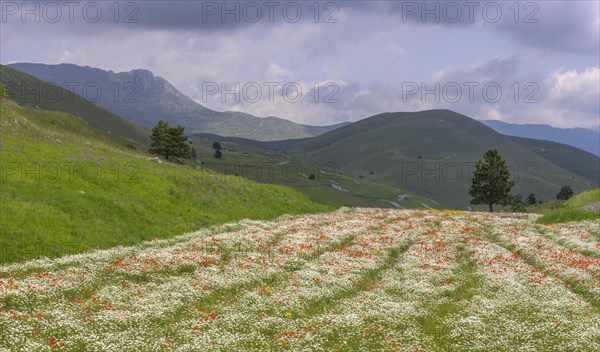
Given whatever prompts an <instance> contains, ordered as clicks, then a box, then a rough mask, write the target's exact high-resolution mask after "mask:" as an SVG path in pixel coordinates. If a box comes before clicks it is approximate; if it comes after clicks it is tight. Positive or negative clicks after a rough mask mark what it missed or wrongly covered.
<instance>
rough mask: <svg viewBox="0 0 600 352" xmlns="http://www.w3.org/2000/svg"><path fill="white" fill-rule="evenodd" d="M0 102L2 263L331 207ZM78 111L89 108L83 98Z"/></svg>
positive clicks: (55, 114)
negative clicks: (153, 156) (156, 156)
mask: <svg viewBox="0 0 600 352" xmlns="http://www.w3.org/2000/svg"><path fill="white" fill-rule="evenodd" d="M6 72H11V71H9V70H6V71H5V70H3V75H4V74H6ZM3 77H7V76H3ZM40 105H44V104H43V102H42V103H40ZM66 108H69V107H68V106H67V107H66ZM0 109H1V110H0V129H1V133H0V157H1V158H0V160H1V161H0V218H1V219H0V248H1V251H0V262H14V261H20V260H24V259H30V258H36V257H40V256H48V257H55V256H60V255H63V254H66V253H74V252H80V251H82V250H88V249H91V248H108V247H111V246H115V245H117V244H130V243H136V242H139V241H142V240H149V239H153V238H156V237H169V236H174V235H178V234H181V233H183V232H186V231H192V230H195V229H198V228H200V227H204V226H207V225H211V224H218V223H223V222H227V221H231V220H236V219H242V218H256V219H270V218H274V217H277V216H280V215H282V214H286V213H307V212H315V211H325V210H327V209H329V208H327V207H325V206H321V205H317V204H315V203H313V202H312V201H310V200H309V199H308V198H307V197H306V196H304V195H302V194H300V193H297V192H295V191H293V190H291V189H288V188H284V187H281V186H274V185H261V184H257V183H253V182H250V181H248V180H246V179H243V178H230V179H222V178H220V177H219V175H215V174H212V173H207V172H203V171H200V170H196V169H195V167H192V166H189V165H179V164H174V163H171V162H168V163H165V162H163V163H157V162H154V161H150V160H148V159H149V157H150V155H149V154H146V153H145V152H143V151H140V149H132V148H130V147H129V148H128V147H127V146H126V144H127V143H126V141H124V140H122V139H121V138H120V137H117V136H116V134H117V133H116V132H117V131H116V130H115V131H114V133H113V134H107V133H104V132H102V131H99V130H97V129H95V128H93V127H92V124H91V123H89V124H88V123H87V122H86V121H84V120H85V119H84V120H82V119H79V118H77V117H75V116H73V115H71V114H68V113H65V112H59V111H48V110H43V109H37V108H30V107H27V106H19V105H18V104H16V103H14V102H13V101H11V100H8V99H3V100H2V104H1V107H0ZM72 109H73V110H74V109H75V108H72ZM77 109H83V110H82V118H83V117H87V118H89V117H90V116H92V115H88V114H87V111H86V110H85V109H86V106H85V105H82V106H80V107H78V108H77ZM73 110H72V111H73ZM93 111H98V112H102V110H93ZM95 116H96V117H98V116H100V115H95ZM105 116H111V115H105ZM115 121H117V120H115ZM132 131H135V130H132Z"/></svg>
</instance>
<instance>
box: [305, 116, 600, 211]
mask: <svg viewBox="0 0 600 352" xmlns="http://www.w3.org/2000/svg"><path fill="white" fill-rule="evenodd" d="M488 148H497V149H498V150H499V151H500V154H501V155H502V157H503V158H504V159H505V160H507V163H508V165H509V166H512V169H513V170H512V174H513V177H514V180H515V181H516V182H517V185H516V187H515V189H514V190H513V192H514V193H515V194H516V193H522V194H529V193H531V192H533V193H535V194H536V195H537V196H538V198H539V199H543V198H548V197H551V196H553V195H554V194H556V192H558V190H559V189H560V186H562V185H570V186H571V187H572V188H573V189H574V190H575V191H582V190H587V189H590V188H594V187H597V186H598V180H597V179H596V180H593V176H592V175H591V174H590V172H589V170H587V169H586V170H583V172H579V171H581V170H578V169H576V170H566V169H564V168H563V167H560V166H559V165H557V164H556V163H555V162H556V160H552V159H550V158H544V157H540V156H539V155H538V154H536V153H535V152H534V151H531V150H529V149H527V148H524V147H523V146H522V145H521V144H519V143H516V142H515V141H514V140H513V139H512V138H511V137H507V136H504V135H502V134H500V133H497V132H495V131H493V130H492V129H490V128H488V127H486V126H484V125H483V124H481V123H479V122H477V121H474V120H472V119H470V118H468V117H466V116H463V115H460V114H457V113H454V112H452V111H448V110H430V111H423V112H416V113H387V114H381V115H377V116H374V117H371V118H367V119H365V120H361V121H359V122H357V123H354V124H352V125H349V126H345V127H342V128H340V129H337V130H335V131H332V132H329V133H326V134H324V135H322V136H319V137H315V138H312V139H310V140H308V141H306V142H305V143H304V144H303V145H302V146H300V147H299V148H297V149H296V150H295V152H296V153H297V154H298V155H299V157H300V158H304V159H305V160H316V161H320V162H336V163H337V164H338V165H340V166H341V170H342V172H344V173H345V174H350V175H354V176H356V175H358V174H362V175H366V174H369V176H368V177H367V180H369V181H372V182H376V183H381V184H387V185H396V186H398V187H401V188H404V189H408V190H410V191H412V192H413V193H416V194H420V195H423V196H425V197H427V198H431V199H435V200H437V201H439V202H440V203H441V204H444V205H446V206H448V207H456V208H464V207H466V205H468V204H469V199H470V198H469V196H468V193H467V190H468V182H469V180H468V176H467V175H468V171H469V168H468V166H466V165H465V163H473V162H475V161H477V160H478V159H480V158H481V156H482V155H483V153H484V152H485V151H486V150H487V149H488ZM586 160H587V159H586ZM596 160H598V158H596ZM448 165H455V166H456V165H458V166H459V167H460V172H461V174H462V175H461V177H460V178H459V179H458V181H453V179H454V178H455V175H454V173H453V171H454V170H456V168H452V167H448ZM412 166H416V167H417V168H418V169H419V170H417V172H416V173H415V174H409V173H408V170H409V169H408V168H409V167H412ZM517 166H518V173H517V172H516V169H517ZM436 167H437V171H436ZM444 167H448V168H447V169H446V170H445V171H446V173H444ZM565 167H567V166H565ZM536 168H537V169H536ZM425 169H429V170H434V171H433V172H432V173H433V174H437V175H439V179H438V180H436V179H435V178H434V177H433V176H427V175H426V173H425V172H421V171H422V170H425ZM592 169H594V167H593V166H592ZM597 169H598V166H596V167H595V169H594V170H597ZM370 171H373V172H374V175H372V176H371V175H370ZM532 172H533V174H531V173H532ZM576 173H580V174H576ZM403 175H404V176H403ZM444 175H445V176H444ZM594 181H595V182H594Z"/></svg>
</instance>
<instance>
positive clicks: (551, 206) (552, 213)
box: [531, 188, 600, 224]
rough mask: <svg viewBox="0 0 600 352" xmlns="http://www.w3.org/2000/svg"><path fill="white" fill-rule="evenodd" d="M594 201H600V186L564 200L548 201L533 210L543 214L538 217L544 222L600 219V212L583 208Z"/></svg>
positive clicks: (540, 221) (539, 220)
mask: <svg viewBox="0 0 600 352" xmlns="http://www.w3.org/2000/svg"><path fill="white" fill-rule="evenodd" d="M594 203H600V188H598V189H595V190H592V191H588V192H583V193H579V194H577V195H575V196H574V197H572V198H570V199H569V200H567V201H564V202H557V203H553V202H547V203H545V204H543V205H540V206H538V207H534V208H532V209H531V210H532V211H535V212H536V213H541V214H543V216H542V217H541V218H539V219H538V222H539V223H542V224H552V223H558V222H567V221H580V220H592V219H600V212H594V211H589V210H583V209H581V208H582V207H584V206H587V205H590V204H594Z"/></svg>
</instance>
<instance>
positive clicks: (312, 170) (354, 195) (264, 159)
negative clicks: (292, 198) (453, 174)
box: [190, 134, 441, 209]
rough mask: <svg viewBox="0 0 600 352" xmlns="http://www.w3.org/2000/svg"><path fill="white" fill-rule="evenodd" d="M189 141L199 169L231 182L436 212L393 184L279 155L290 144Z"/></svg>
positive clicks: (345, 202) (333, 202)
mask: <svg viewBox="0 0 600 352" xmlns="http://www.w3.org/2000/svg"><path fill="white" fill-rule="evenodd" d="M190 138H191V140H192V141H193V142H194V148H195V149H196V151H197V153H198V159H199V160H201V161H202V163H203V168H205V169H209V170H213V171H215V172H219V173H222V174H227V175H228V176H226V177H235V176H234V175H235V174H238V175H242V176H246V177H249V178H251V179H252V180H254V181H257V182H261V183H270V184H278V185H284V186H287V187H291V188H293V189H295V190H297V191H299V192H301V193H304V194H306V195H308V196H309V197H310V198H311V199H312V200H314V201H316V202H318V203H320V204H327V205H330V206H335V207H340V206H362V207H388V208H393V206H392V205H391V204H390V203H389V202H390V201H394V202H396V203H398V204H399V205H401V206H402V207H405V208H411V209H412V208H422V205H421V203H425V204H427V205H428V206H430V207H433V208H439V207H441V205H439V204H436V203H434V202H431V201H430V200H428V199H426V198H424V197H420V196H418V195H415V194H413V193H412V192H409V191H408V190H406V189H403V188H400V187H396V186H394V185H388V184H382V183H376V182H371V181H369V180H367V179H360V178H358V177H356V176H353V175H348V174H342V173H339V172H336V173H331V172H332V171H335V170H337V169H334V168H333V167H332V166H331V165H326V164H318V165H317V166H314V165H311V164H307V163H305V162H304V159H303V158H302V157H301V156H300V157H299V156H298V155H296V153H291V154H288V153H287V151H285V150H286V149H288V148H289V147H293V146H295V145H296V143H297V142H296V141H293V140H292V141H280V142H257V141H251V140H247V139H241V138H232V137H221V136H216V135H208V134H201V135H200V134H196V135H192V136H191V137H190ZM303 140H306V139H303ZM214 141H219V142H220V143H221V144H222V146H223V159H222V160H218V159H215V158H214V157H213V149H212V143H213V142H214ZM283 163H286V164H283ZM255 167H258V168H259V169H260V173H257V171H256V169H255ZM321 171H323V172H321ZM328 172H329V173H328ZM310 174H314V175H315V180H310V179H308V178H307V177H308V176H309V175H310ZM365 174H366V173H365ZM303 175H304V176H303ZM331 181H334V182H336V183H337V184H339V185H340V186H341V187H343V188H344V189H346V190H348V192H341V191H338V190H335V189H334V188H333V187H332V186H331ZM399 194H408V195H410V198H408V199H406V200H403V201H399V200H397V199H396V198H397V196H398V195H399Z"/></svg>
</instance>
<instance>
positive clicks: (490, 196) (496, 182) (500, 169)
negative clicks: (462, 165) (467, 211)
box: [469, 149, 515, 212]
mask: <svg viewBox="0 0 600 352" xmlns="http://www.w3.org/2000/svg"><path fill="white" fill-rule="evenodd" d="M509 178H510V171H509V170H508V166H506V161H504V160H502V157H500V154H498V151H497V150H496V149H489V150H488V151H487V152H485V154H484V155H483V158H482V159H480V160H479V161H478V162H477V164H475V173H474V177H473V179H472V180H471V188H470V189H469V195H470V196H471V197H472V198H473V199H472V200H471V204H487V205H489V207H490V212H493V211H494V209H493V205H494V204H500V205H507V204H511V202H512V200H513V197H512V196H511V194H510V190H511V189H512V188H513V186H514V185H515V183H514V182H513V181H509Z"/></svg>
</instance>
